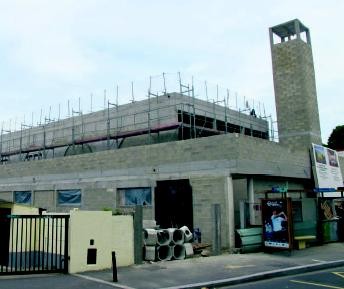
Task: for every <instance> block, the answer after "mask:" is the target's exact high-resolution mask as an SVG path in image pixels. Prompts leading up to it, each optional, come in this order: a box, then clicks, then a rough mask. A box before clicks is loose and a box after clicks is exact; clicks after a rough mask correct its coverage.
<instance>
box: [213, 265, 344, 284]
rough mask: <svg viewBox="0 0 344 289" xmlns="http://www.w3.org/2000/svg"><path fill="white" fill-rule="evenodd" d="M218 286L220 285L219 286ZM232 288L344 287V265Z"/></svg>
mask: <svg viewBox="0 0 344 289" xmlns="http://www.w3.org/2000/svg"><path fill="white" fill-rule="evenodd" d="M217 288H218V287H217ZM221 288H230V289H276V288H278V289H284V288H288V289H314V288H319V289H320V288H331V289H344V267H338V268H334V269H330V270H323V271H314V272H311V273H305V274H299V275H293V276H287V277H281V278H274V279H267V280H262V281H257V282H251V283H245V284H242V285H232V286H228V287H221Z"/></svg>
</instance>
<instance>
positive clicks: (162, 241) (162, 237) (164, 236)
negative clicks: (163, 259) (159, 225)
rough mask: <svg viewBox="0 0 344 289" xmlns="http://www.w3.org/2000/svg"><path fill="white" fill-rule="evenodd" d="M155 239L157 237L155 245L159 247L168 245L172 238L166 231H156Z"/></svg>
mask: <svg viewBox="0 0 344 289" xmlns="http://www.w3.org/2000/svg"><path fill="white" fill-rule="evenodd" d="M157 237H158V240H157V244H158V245H159V246H165V245H169V244H170V243H171V240H172V237H171V235H170V232H169V231H168V230H158V232H157Z"/></svg>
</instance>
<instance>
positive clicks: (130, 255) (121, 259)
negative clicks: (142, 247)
mask: <svg viewBox="0 0 344 289" xmlns="http://www.w3.org/2000/svg"><path fill="white" fill-rule="evenodd" d="M111 219H112V240H111V243H112V251H115V252H116V262H117V266H119V267H122V266H129V265H132V264H134V229H133V228H134V227H133V217H132V216H112V218H111Z"/></svg>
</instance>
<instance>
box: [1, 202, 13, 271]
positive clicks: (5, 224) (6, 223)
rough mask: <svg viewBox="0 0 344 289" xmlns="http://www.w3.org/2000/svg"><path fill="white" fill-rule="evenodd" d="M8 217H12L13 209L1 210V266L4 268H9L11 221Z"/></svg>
mask: <svg viewBox="0 0 344 289" xmlns="http://www.w3.org/2000/svg"><path fill="white" fill-rule="evenodd" d="M6 215H11V209H5V208H0V232H1V233H0V265H4V266H7V264H8V259H9V251H10V226H11V220H10V219H8V218H6Z"/></svg>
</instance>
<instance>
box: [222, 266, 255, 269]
mask: <svg viewBox="0 0 344 289" xmlns="http://www.w3.org/2000/svg"><path fill="white" fill-rule="evenodd" d="M255 266H256V265H227V266H225V268H226V269H240V268H247V267H255Z"/></svg>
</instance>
